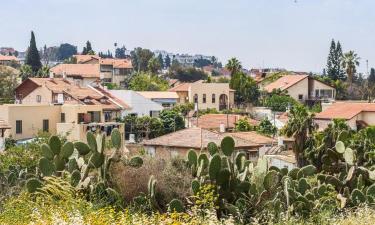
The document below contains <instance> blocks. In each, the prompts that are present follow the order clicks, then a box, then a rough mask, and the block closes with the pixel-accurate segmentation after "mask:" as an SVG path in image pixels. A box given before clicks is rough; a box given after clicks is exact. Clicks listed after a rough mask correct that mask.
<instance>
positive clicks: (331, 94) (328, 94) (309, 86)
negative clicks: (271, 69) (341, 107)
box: [263, 75, 336, 103]
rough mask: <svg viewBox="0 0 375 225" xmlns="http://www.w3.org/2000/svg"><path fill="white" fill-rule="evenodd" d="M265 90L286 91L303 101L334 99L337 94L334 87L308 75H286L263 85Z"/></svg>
mask: <svg viewBox="0 0 375 225" xmlns="http://www.w3.org/2000/svg"><path fill="white" fill-rule="evenodd" d="M263 90H264V91H266V92H268V93H271V92H272V91H274V90H281V91H285V92H287V94H288V95H289V96H290V97H292V98H294V99H295V100H297V101H300V102H303V103H305V102H309V101H313V102H315V101H333V100H334V99H335V96H336V90H335V88H334V87H331V86H329V85H327V84H325V83H323V82H321V81H319V80H317V79H314V78H312V77H309V76H308V75H285V76H282V77H280V78H279V79H277V80H276V81H274V82H272V83H270V84H268V85H266V86H265V87H263Z"/></svg>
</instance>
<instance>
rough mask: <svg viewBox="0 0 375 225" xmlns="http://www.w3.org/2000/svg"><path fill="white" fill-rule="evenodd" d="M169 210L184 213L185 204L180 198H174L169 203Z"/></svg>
mask: <svg viewBox="0 0 375 225" xmlns="http://www.w3.org/2000/svg"><path fill="white" fill-rule="evenodd" d="M168 211H170V212H178V213H182V212H184V211H185V209H184V204H183V203H182V202H181V201H180V200H179V199H173V200H172V201H171V202H170V203H169V207H168Z"/></svg>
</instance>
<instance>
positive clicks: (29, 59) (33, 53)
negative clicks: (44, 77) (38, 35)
mask: <svg viewBox="0 0 375 225" xmlns="http://www.w3.org/2000/svg"><path fill="white" fill-rule="evenodd" d="M26 65H29V66H31V68H32V71H33V73H34V74H36V73H37V72H38V70H39V69H40V68H42V63H41V62H40V55H39V52H38V48H37V47H36V42H35V35H34V32H33V31H31V39H30V46H29V48H28V50H27V55H26Z"/></svg>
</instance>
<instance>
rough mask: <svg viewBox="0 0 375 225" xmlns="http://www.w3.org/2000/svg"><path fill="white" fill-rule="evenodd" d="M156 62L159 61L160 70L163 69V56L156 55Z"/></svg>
mask: <svg viewBox="0 0 375 225" xmlns="http://www.w3.org/2000/svg"><path fill="white" fill-rule="evenodd" d="M158 60H159V64H160V66H161V68H162V69H164V60H163V56H162V55H161V54H160V53H159V55H158Z"/></svg>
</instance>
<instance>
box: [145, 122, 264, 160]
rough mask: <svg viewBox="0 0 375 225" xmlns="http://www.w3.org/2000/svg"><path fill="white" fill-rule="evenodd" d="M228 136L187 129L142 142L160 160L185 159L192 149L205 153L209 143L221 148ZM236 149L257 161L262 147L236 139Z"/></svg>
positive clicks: (199, 129) (147, 150) (203, 130)
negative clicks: (178, 157)
mask: <svg viewBox="0 0 375 225" xmlns="http://www.w3.org/2000/svg"><path fill="white" fill-rule="evenodd" d="M226 136H227V135H226V134H223V133H219V132H214V131H209V130H206V129H202V128H187V129H183V130H179V131H176V132H173V133H170V134H166V135H163V136H160V137H157V138H154V139H150V140H145V141H143V142H142V144H143V146H144V148H145V150H146V152H147V153H148V154H150V155H152V156H155V157H160V158H171V157H176V156H180V157H185V156H186V154H187V152H188V151H189V150H190V149H193V150H196V151H201V150H203V151H205V150H206V147H207V145H208V143H210V142H214V143H216V144H217V145H218V146H220V143H221V141H222V140H223V138H224V137H226ZM234 141H235V149H236V150H238V151H244V152H245V153H246V154H247V156H248V158H249V159H251V160H253V161H255V160H256V159H257V158H258V149H259V147H261V145H259V144H256V143H254V142H250V141H247V140H244V139H242V138H236V137H234Z"/></svg>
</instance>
